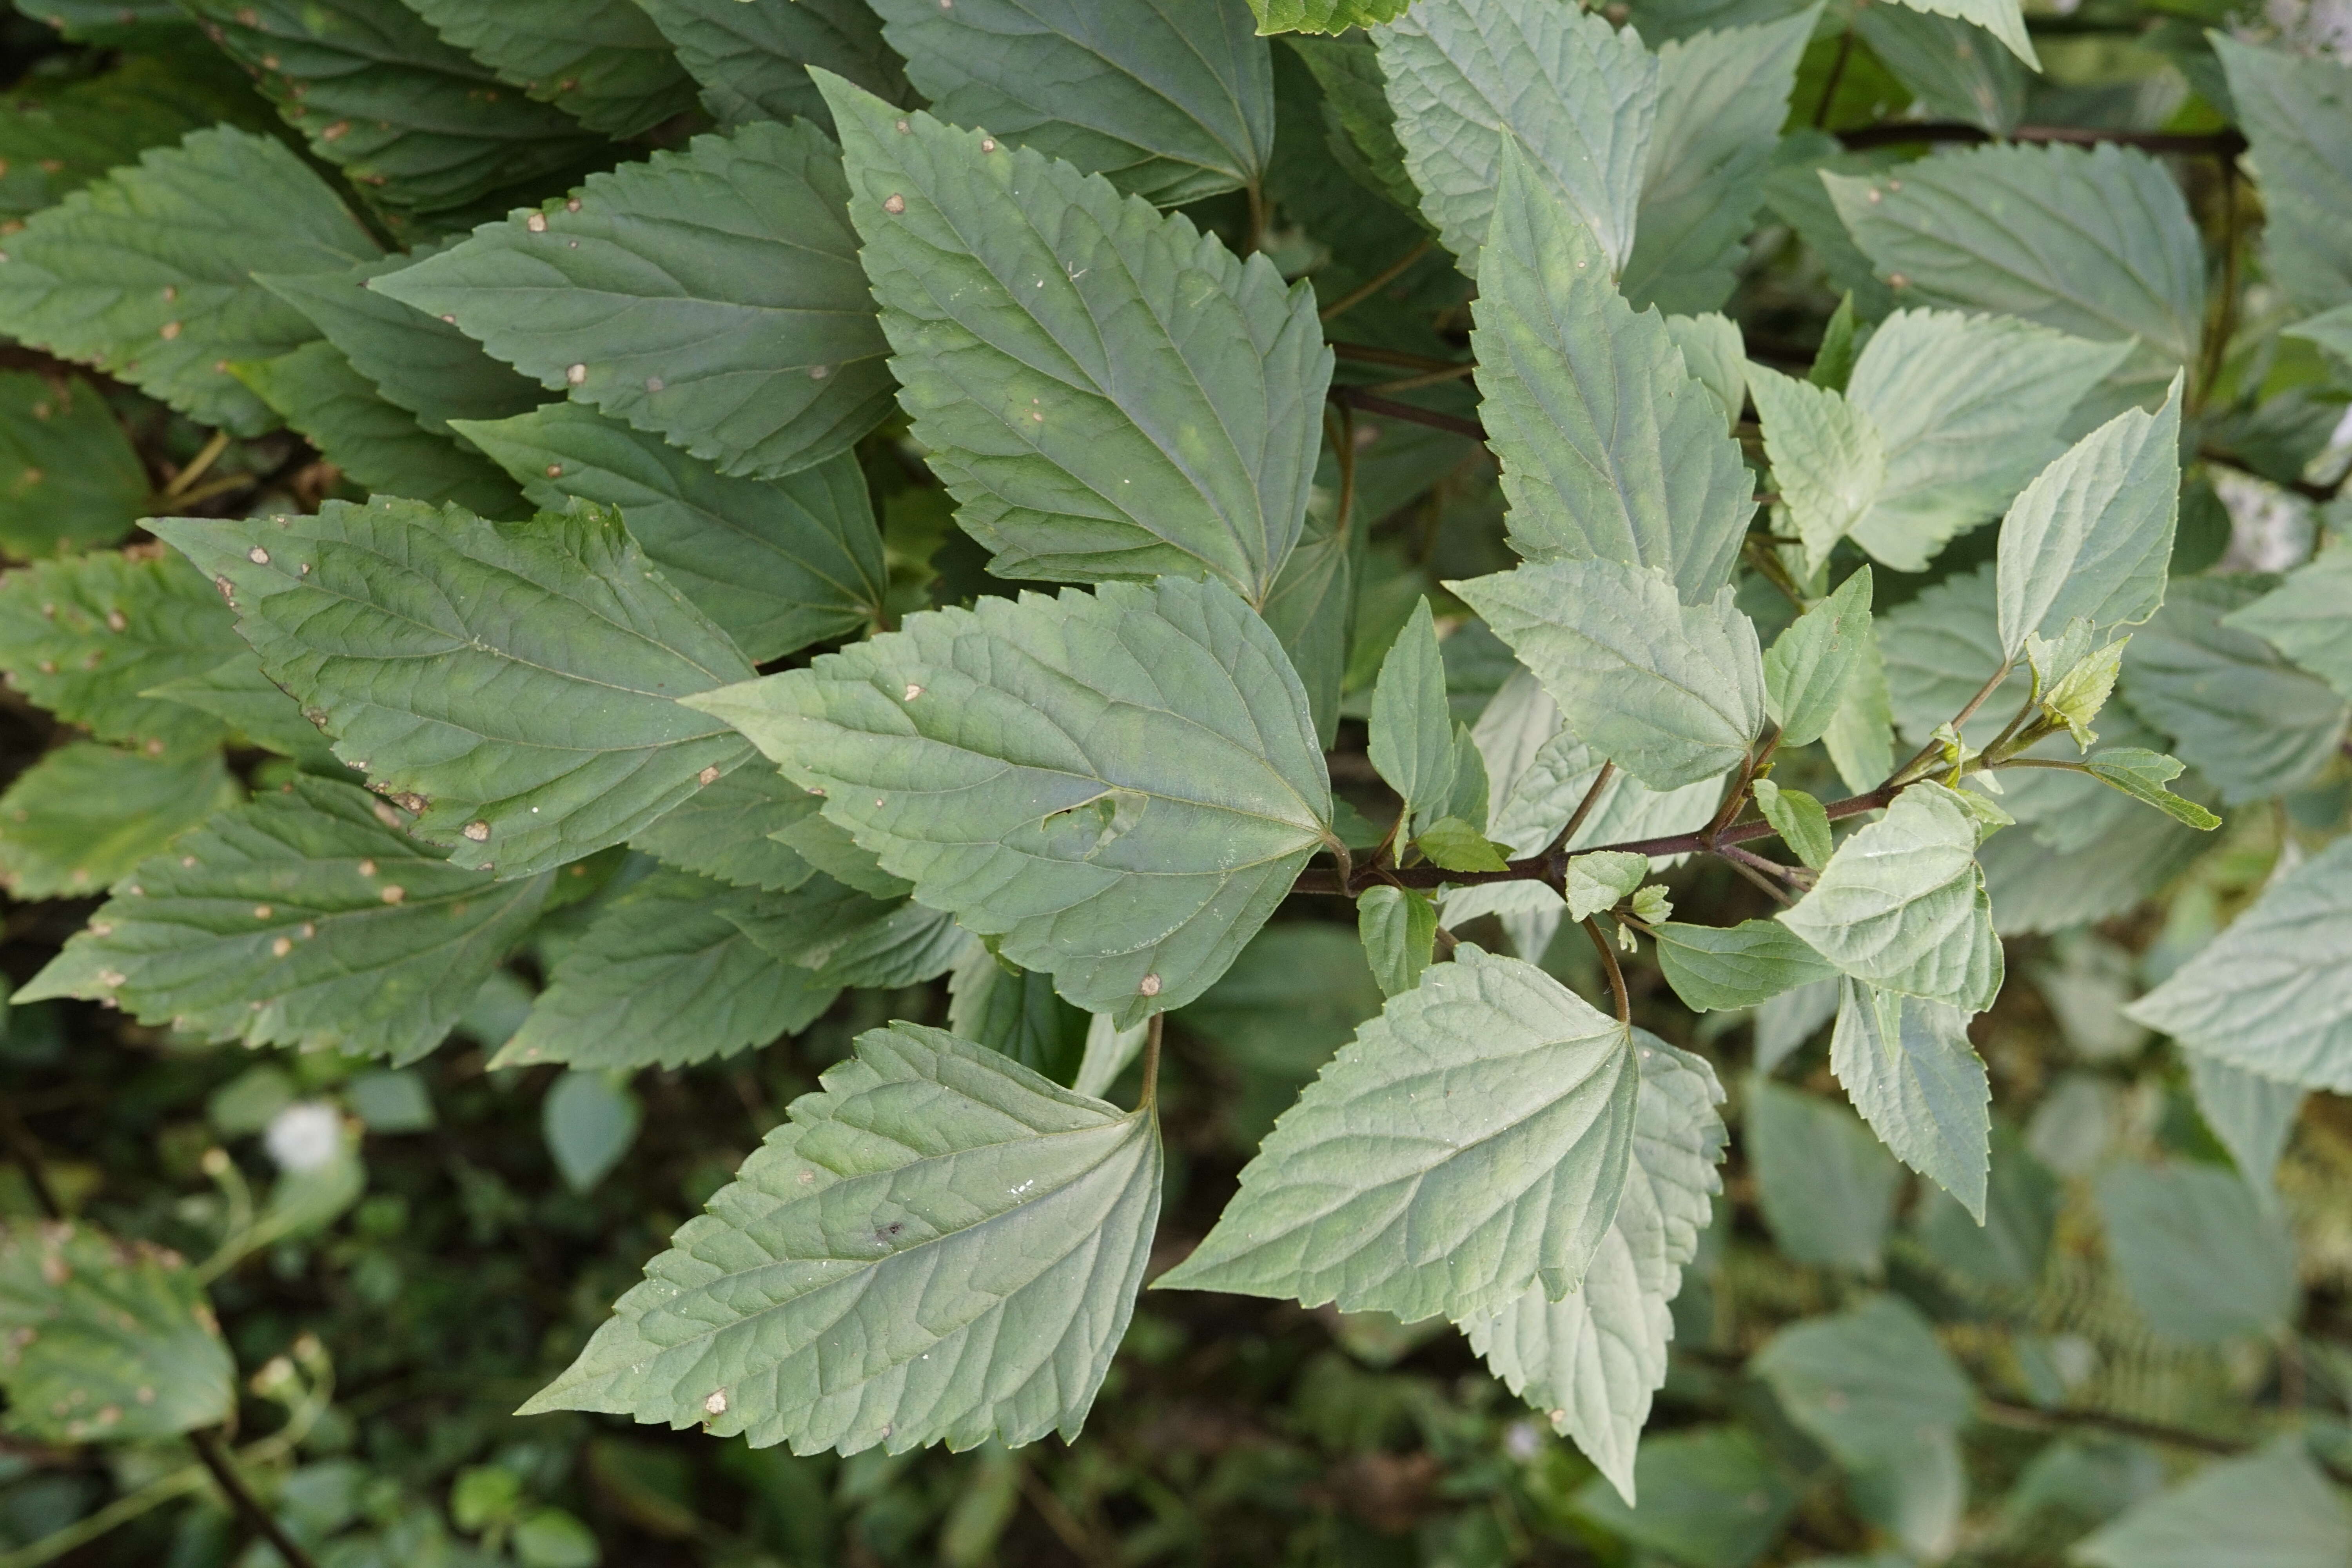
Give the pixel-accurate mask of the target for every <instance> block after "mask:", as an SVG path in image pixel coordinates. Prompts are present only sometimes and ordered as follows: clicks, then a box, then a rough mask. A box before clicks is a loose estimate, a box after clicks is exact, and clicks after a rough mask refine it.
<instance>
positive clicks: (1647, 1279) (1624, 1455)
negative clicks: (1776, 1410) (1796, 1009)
mask: <svg viewBox="0 0 2352 1568" xmlns="http://www.w3.org/2000/svg"><path fill="white" fill-rule="evenodd" d="M1633 1053H1634V1057H1635V1061H1636V1066H1637V1068H1638V1069H1639V1072H1640V1075H1641V1085H1640V1089H1639V1091H1638V1094H1637V1097H1636V1100H1635V1106H1634V1119H1633V1163H1632V1164H1631V1165H1630V1166H1628V1168H1627V1171H1626V1176H1625V1191H1624V1195H1623V1197H1622V1199H1621V1200H1620V1201H1619V1203H1618V1205H1617V1215H1616V1218H1615V1219H1614V1220H1613V1221H1612V1222H1611V1224H1610V1226H1609V1230H1608V1233H1607V1234H1606V1235H1605V1236H1604V1237H1602V1238H1601V1246H1600V1247H1599V1249H1598V1250H1597V1251H1596V1252H1595V1253H1594V1254H1593V1258H1592V1265H1591V1268H1587V1269H1586V1270H1585V1275H1584V1280H1583V1283H1582V1284H1581V1285H1580V1286H1579V1287H1578V1288H1577V1289H1574V1290H1572V1291H1570V1293H1569V1294H1568V1295H1567V1296H1565V1297H1564V1298H1562V1299H1561V1300H1558V1301H1552V1300H1547V1299H1546V1295H1545V1292H1544V1290H1543V1289H1541V1288H1540V1287H1538V1288H1536V1289H1529V1290H1528V1291H1525V1292H1523V1293H1522V1294H1521V1295H1519V1296H1518V1297H1517V1298H1516V1299H1514V1300H1512V1301H1511V1302H1510V1303H1509V1304H1508V1305H1507V1306H1505V1307H1503V1308H1501V1309H1500V1310H1497V1311H1496V1312H1494V1313H1492V1314H1491V1315H1482V1316H1478V1317H1474V1318H1471V1319H1469V1320H1467V1321H1465V1322H1464V1323H1463V1325H1462V1327H1463V1331H1464V1332H1465V1333H1466V1334H1467V1335H1468V1336H1469V1339H1470V1345H1471V1348H1472V1349H1474V1350H1475V1351H1476V1352H1478V1353H1479V1354H1480V1355H1482V1356H1484V1357H1485V1358H1486V1364H1487V1365H1489V1366H1491V1367H1493V1368H1494V1370H1495V1374H1496V1376H1498V1377H1500V1378H1501V1379H1502V1380H1503V1381H1504V1382H1505V1383H1507V1384H1509V1385H1510V1387H1511V1391H1512V1392H1513V1393H1515V1394H1518V1395H1519V1396H1520V1397H1521V1398H1523V1399H1525V1400H1526V1401H1527V1402H1528V1404H1529V1405H1534V1406H1535V1407H1536V1408H1537V1409H1538V1410H1541V1411H1545V1412H1547V1413H1548V1415H1549V1418H1550V1420H1551V1424H1552V1426H1553V1427H1554V1428H1555V1429H1556V1430H1558V1431H1559V1432H1561V1433H1563V1434H1564V1435H1566V1436H1569V1437H1570V1438H1573V1439H1574V1440H1575V1443H1576V1446H1577V1447H1579V1448H1580V1449H1581V1450H1583V1452H1584V1455H1585V1457H1586V1458H1590V1459H1591V1461H1592V1462H1593V1463H1594V1464H1595V1465H1597V1466H1598V1467H1600V1468H1601V1473H1602V1474H1603V1475H1605V1476H1607V1477H1608V1478H1609V1479H1610V1483H1611V1484H1612V1485H1613V1486H1614V1487H1615V1488H1616V1489H1617V1490H1618V1492H1619V1494H1620V1495H1622V1497H1623V1498H1624V1499H1625V1500H1626V1502H1627V1503H1629V1504H1630V1503H1632V1502H1633V1500H1634V1448H1635V1444H1636V1441H1637V1440H1638V1439H1639V1437H1640V1436H1641V1432H1642V1427H1643V1425H1644V1424H1645V1423H1646V1422H1647V1421H1648V1420H1649V1415H1650V1398H1651V1395H1652V1394H1654V1393H1655V1392H1656V1391H1657V1390H1658V1388H1659V1387H1660V1386H1661V1385H1663V1384H1664V1382H1665V1379H1666V1343H1667V1342H1668V1341H1669V1340H1671V1339H1672V1338H1673V1337H1674V1319H1673V1317H1672V1316H1671V1315H1669V1313H1668V1312H1667V1310H1666V1307H1667V1303H1669V1302H1670V1301H1672V1300H1674V1299H1675V1295H1676V1294H1677V1293H1678V1292H1679V1291H1680V1290H1681V1289H1682V1271H1683V1268H1684V1266H1685V1264H1687V1263H1689V1262H1690V1260H1691V1259H1692V1258H1693V1257H1695V1256H1696V1253H1697V1251H1698V1237H1699V1233H1700V1232H1701V1231H1703V1230H1705V1229H1706V1225H1707V1221H1708V1217H1709V1211H1710V1209H1711V1207H1712V1199H1713V1194H1716V1193H1717V1192H1719V1191H1720V1190H1721V1189H1722V1186H1723V1180H1722V1177H1721V1176H1719V1175H1718V1174H1717V1172H1716V1166H1717V1164H1718V1163H1720V1162H1721V1161H1722V1159H1723V1145H1724V1139H1725V1133H1724V1127H1723V1118H1722V1116H1721V1115H1720V1114H1718V1113H1717V1110H1716V1109H1715V1108H1716V1106H1717V1104H1718V1103H1720V1102H1721V1100H1722V1099H1723V1089H1722V1088H1721V1086H1720V1085H1718V1084H1717V1082H1716V1079H1715V1071H1714V1069H1713V1068H1709V1067H1708V1066H1707V1065H1706V1060H1705V1059H1704V1058H1700V1057H1696V1056H1693V1055H1691V1054H1690V1053H1689V1052H1687V1051H1682V1050H1677V1049H1675V1047H1672V1046H1670V1045H1668V1044H1666V1043H1665V1042H1664V1040H1661V1039H1659V1038H1658V1037H1656V1036H1654V1035H1652V1034H1649V1033H1646V1032H1637V1033H1636V1034H1635V1036H1634V1047H1633Z"/></svg>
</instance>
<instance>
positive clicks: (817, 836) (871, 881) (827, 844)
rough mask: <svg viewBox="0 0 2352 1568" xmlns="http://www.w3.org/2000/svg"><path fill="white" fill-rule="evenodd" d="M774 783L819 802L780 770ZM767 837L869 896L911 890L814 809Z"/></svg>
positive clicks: (812, 792) (844, 830)
mask: <svg viewBox="0 0 2352 1568" xmlns="http://www.w3.org/2000/svg"><path fill="white" fill-rule="evenodd" d="M748 771H749V772H751V773H758V772H761V770H760V769H757V768H753V769H750V770H748ZM777 783H778V784H780V785H781V786H782V788H785V789H790V790H794V791H798V792H799V793H800V794H802V795H805V796H807V797H808V798H809V800H810V801H811V802H812V803H816V804H821V802H819V800H818V793H817V792H816V791H815V790H804V789H802V788H801V786H800V785H798V784H793V782H792V781H791V780H789V779H787V778H785V777H783V775H782V774H781V773H779V774H778V775H777ZM768 837H771V838H772V839H774V840H775V841H776V842H777V843H779V844H781V845H782V846H783V847H785V848H787V849H789V850H791V851H792V852H793V854H795V855H798V856H799V857H800V858H803V860H806V861H807V862H808V863H809V864H810V865H812V866H814V867H815V868H817V869H818V870H820V871H822V872H824V874H825V875H826V876H828V877H830V878H832V879H834V880H835V881H836V882H839V883H841V884H842V885H843V886H844V887H848V888H855V889H857V890H858V891H859V892H861V893H864V894H865V895H866V897H867V898H869V899H903V898H905V897H907V895H908V894H909V893H911V892H913V891H914V890H915V884H914V883H912V882H909V881H908V880H907V879H905V878H903V877H894V876H892V875H890V873H889V872H887V871H885V870H884V869H882V863H881V862H880V861H879V860H877V859H876V858H874V852H873V851H872V850H870V849H863V848H860V847H858V844H857V840H856V839H855V838H852V837H850V836H849V830H848V829H847V828H845V827H843V826H839V825H838V824H835V823H832V822H828V821H826V820H825V819H824V817H823V816H818V815H816V814H815V812H814V811H812V812H811V813H810V814H809V815H808V816H803V817H801V818H800V819H799V820H798V821H796V822H793V823H791V824H790V825H788V826H783V827H777V828H771V829H770V830H769V833H768Z"/></svg>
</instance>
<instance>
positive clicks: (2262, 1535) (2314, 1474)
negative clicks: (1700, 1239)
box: [2073, 1433, 2352, 1568]
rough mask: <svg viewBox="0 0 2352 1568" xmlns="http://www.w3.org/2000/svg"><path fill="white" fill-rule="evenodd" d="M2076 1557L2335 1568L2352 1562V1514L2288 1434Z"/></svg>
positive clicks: (2145, 1511)
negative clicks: (2351, 1560)
mask: <svg viewBox="0 0 2352 1568" xmlns="http://www.w3.org/2000/svg"><path fill="white" fill-rule="evenodd" d="M2073 1555H2074V1559H2075V1560H2076V1561H2077V1562H2081V1563H2092V1564H2095V1568H2334V1565H2335V1564H2336V1563H2341V1562H2343V1561H2344V1560H2345V1558H2346V1557H2347V1556H2352V1511H2347V1510H2346V1509H2345V1506H2344V1499H2343V1497H2342V1495H2341V1494H2340V1493H2338V1492H2337V1491H2336V1488H2335V1487H2334V1486H2333V1485H2331V1484H2330V1483H2329V1480H2328V1478H2327V1476H2326V1472H2324V1471H2322V1470H2321V1469H2320V1468H2319V1467H2318V1466H2316V1465H2315V1464H2313V1463H2312V1461H2311V1456H2310V1454H2309V1452H2308V1450H2307V1449H2306V1448H2305V1446H2304V1439H2303V1437H2302V1436H2299V1435H2296V1434H2292V1433H2290V1434H2288V1435H2286V1436H2281V1437H2279V1438H2276V1439H2275V1440H2273V1442H2272V1443H2270V1444H2269V1445H2268V1446H2267V1447H2264V1448H2263V1450H2262V1451H2261V1452H2260V1453H2257V1454H2252V1455H2249V1456H2247V1457H2246V1458H2238V1459H2216V1460H2213V1461H2212V1462H2210V1463H2209V1464H2207V1465H2206V1466H2205V1467H2204V1468H2202V1469H2200V1470H2199V1471H2198V1472H2197V1473H2196V1474H2195V1475H2193V1476H2191V1477H2189V1479H2188V1480H2187V1481H2185V1482H2184V1483H2182V1484H2181V1485H2179V1486H2177V1487H2174V1488H2172V1489H2170V1490H2168V1491H2166V1492H2163V1493H2160V1494H2159V1495H2158V1496H2156V1497H2152V1498H2148V1499H2146V1500H2143V1501H2140V1502H2137V1503H2136V1504H2134V1505H2133V1506H2132V1507H2131V1508H2130V1509H2129V1510H2126V1511H2125V1513H2124V1514H2123V1515H2122V1516H2121V1517H2120V1518H2118V1519H2116V1520H2114V1521H2110V1522H2109V1523H2108V1524H2107V1525H2106V1526H2105V1528H2103V1529H2101V1530H2100V1531H2097V1532H2096V1533H2095V1534H2094V1535H2092V1536H2091V1537H2089V1538H2088V1539H2087V1540H2084V1541H2081V1542H2076V1543H2075V1545H2074V1549H2073Z"/></svg>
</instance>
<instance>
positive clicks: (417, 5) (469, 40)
mask: <svg viewBox="0 0 2352 1568" xmlns="http://www.w3.org/2000/svg"><path fill="white" fill-rule="evenodd" d="M403 4H404V5H408V6H409V7H410V8H411V9H412V10H414V11H415V12H416V14H417V15H418V16H423V17H424V18H425V20H426V21H427V22H429V23H431V24H432V25H433V28H434V30H435V31H436V32H437V33H439V34H440V35H441V37H443V38H444V39H445V40H446V41H447V42H449V43H452V44H455V45H457V47H459V48H461V49H464V50H465V51H466V52H467V53H468V54H470V55H472V56H473V57H474V58H475V59H477V60H478V61H480V62H481V63H482V64H483V65H485V66H487V67H488V68H490V69H491V70H494V71H496V72H497V73H498V75H499V80H500V81H503V82H506V83H508V84H509V85H510V86H513V87H519V88H521V89H523V91H524V92H525V93H527V94H529V95H530V97H531V98H533V99H536V100H539V101H540V102H541V103H552V104H554V105H556V106H557V107H558V108H560V109H562V110H565V111H566V112H567V113H569V114H571V115H572V117H573V118H574V119H576V120H578V121H580V123H581V124H583V125H585V126H586V127H588V129H589V130H591V131H602V132H604V133H606V134H607V135H611V136H633V135H635V134H636V133H637V132H640V131H648V130H651V129H652V128H653V127H655V126H656V125H659V124H660V123H661V122H662V121H665V120H667V119H669V118H670V117H671V116H672V115H674V114H677V113H680V112H682V111H683V110H687V109H689V108H691V107H692V106H693V104H694V96H695V95H694V79H693V78H691V77H689V76H688V75H687V74H686V70H685V68H684V67H682V66H681V65H679V63H678V61H677V56H676V55H675V54H674V53H672V52H671V49H670V47H669V41H668V40H667V38H665V37H662V35H661V32H660V30H659V29H657V28H656V26H654V24H653V22H652V20H651V19H650V18H649V17H647V16H646V14H645V12H643V11H642V10H640V9H638V7H637V6H636V5H635V0H591V3H590V4H587V5H581V4H578V3H577V0H520V3H518V0H508V3H507V4H505V5H475V4H473V0H403Z"/></svg>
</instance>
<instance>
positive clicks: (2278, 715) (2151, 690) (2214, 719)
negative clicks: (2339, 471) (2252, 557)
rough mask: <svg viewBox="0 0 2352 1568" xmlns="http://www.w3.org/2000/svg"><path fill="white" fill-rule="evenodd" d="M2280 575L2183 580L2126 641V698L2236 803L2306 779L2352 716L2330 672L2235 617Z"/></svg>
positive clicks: (2332, 751)
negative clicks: (2286, 654)
mask: <svg viewBox="0 0 2352 1568" xmlns="http://www.w3.org/2000/svg"><path fill="white" fill-rule="evenodd" d="M2274 581H2275V580H2274V579H2264V578H2259V577H2252V576H2232V577H2203V578H2196V579H2192V580H2190V581H2188V582H2184V583H2176V584H2173V585H2172V591H2171V594H2170V595H2169V596H2168V601H2167V603H2166V605H2165V606H2164V608H2163V609H2161V610H2159V611H2158V612H2157V615H2156V617H2155V618H2154V619H2153V620H2151V621H2149V622H2148V623H2147V626H2143V627H2141V628H2140V630H2139V631H2137V632H2136V633H2134V634H2133V636H2132V639H2131V644H2130V646H2129V647H2126V648H2125V650H2124V679H2123V690H2124V701H2125V702H2126V704H2127V705H2128V706H2129V707H2130V708H2131V710H2132V711H2133V712H2135V713H2137V714H2138V715H2139V716H2140V717H2141V718H2142V719H2144V720H2146V721H2147V722H2148V723H2149V724H2151V725H2153V726H2154V727H2155V728H2156V729H2157V730H2158V731H2162V732H2163V733H2165V734H2167V735H2169V736H2170V737H2172V742H2173V743H2172V748H2171V749H2172V751H2173V752H2175V753H2176V754H2178V755H2179V758H2180V760H2181V761H2182V762H2184V763H2188V764H2189V766H2190V767H2192V768H2195V769H2196V770H2197V771H2198V772H2199V773H2203V774H2204V775H2205V776H2206V777H2207V778H2209V779H2210V780H2212V781H2213V783H2214V784H2216V785H2218V786H2220V788H2221V798H2222V800H2223V801H2224V802H2226V803H2228V804H2229V805H2238V804H2240V803H2241V802H2244V801H2250V800H2261V799H2263V798H2264V797H2265V796H2269V795H2284V794H2287V793H2289V792H2290V791H2293V790H2296V789H2300V788H2301V787H2302V786H2303V785H2305V784H2308V783H2309V782H2310V781H2311V780H2312V779H2313V778H2314V777H2315V776H2316V775H2317V774H2318V773H2319V771H2320V770H2321V769H2322V768H2324V767H2326V765H2327V764H2328V763H2329V762H2330V761H2332V760H2333V759H2334V757H2335V755H2336V746H2337V744H2338V742H2341V741H2342V739H2343V737H2344V731H2345V724H2346V721H2347V719H2352V708H2347V705H2346V703H2345V700H2344V699H2343V698H2342V697H2340V696H2338V695H2337V694H2336V692H2334V691H2332V690H2330V689H2328V687H2327V685H2326V683H2325V682H2324V681H2321V680H2319V679H2316V678H2315V677H2313V676H2310V675H2306V674H2305V673H2304V672H2303V671H2302V670H2301V669H2298V668H2295V667H2294V665H2292V664H2289V663H2288V662H2287V661H2286V660H2285V659H2284V658H2280V657H2279V655H2278V653H2277V651H2276V650H2274V649H2273V647H2271V646H2270V644H2268V643H2266V642H2264V641H2263V639H2262V638H2261V637H2257V636H2255V635H2254V634H2253V633H2252V632H2251V631H2244V630H2241V629H2240V628H2239V627H2238V626H2235V625H2233V624H2232V623H2231V620H2230V616H2231V613H2232V612H2233V611H2237V610H2242V609H2244V608H2245V607H2246V606H2247V605H2252V604H2253V603H2255V602H2256V601H2257V600H2259V599H2261V598H2262V596H2263V591H2264V590H2265V589H2266V588H2268V587H2270V586H2271V585H2272V584H2273V582H2274Z"/></svg>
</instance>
